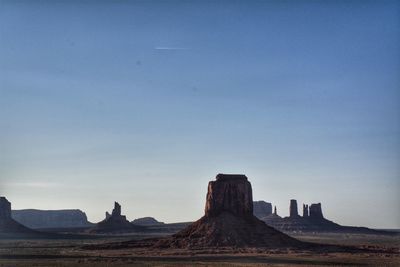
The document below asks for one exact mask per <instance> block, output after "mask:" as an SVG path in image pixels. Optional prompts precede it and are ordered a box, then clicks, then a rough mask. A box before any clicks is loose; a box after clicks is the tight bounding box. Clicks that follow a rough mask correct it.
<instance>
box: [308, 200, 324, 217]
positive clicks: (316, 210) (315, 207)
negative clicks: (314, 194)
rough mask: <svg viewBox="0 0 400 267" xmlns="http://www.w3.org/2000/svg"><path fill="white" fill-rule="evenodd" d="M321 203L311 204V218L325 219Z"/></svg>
mask: <svg viewBox="0 0 400 267" xmlns="http://www.w3.org/2000/svg"><path fill="white" fill-rule="evenodd" d="M323 218H324V216H323V215H322V208H321V203H317V204H311V206H310V219H312V220H318V219H323Z"/></svg>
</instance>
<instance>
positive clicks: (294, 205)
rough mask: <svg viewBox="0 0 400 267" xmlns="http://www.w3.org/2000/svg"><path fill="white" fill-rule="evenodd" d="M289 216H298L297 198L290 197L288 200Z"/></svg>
mask: <svg viewBox="0 0 400 267" xmlns="http://www.w3.org/2000/svg"><path fill="white" fill-rule="evenodd" d="M289 209H290V217H297V216H299V213H298V211H297V200H296V199H291V200H290V208H289Z"/></svg>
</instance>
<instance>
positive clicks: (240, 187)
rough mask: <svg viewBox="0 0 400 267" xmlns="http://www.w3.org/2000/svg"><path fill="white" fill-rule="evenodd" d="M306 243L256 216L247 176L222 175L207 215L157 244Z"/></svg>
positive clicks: (213, 185)
mask: <svg viewBox="0 0 400 267" xmlns="http://www.w3.org/2000/svg"><path fill="white" fill-rule="evenodd" d="M302 244H303V243H302V242H300V241H298V240H296V239H294V238H291V237H289V236H287V235H285V234H283V233H281V232H279V231H277V230H275V229H273V228H272V227H269V226H267V225H266V224H265V223H264V222H262V221H260V220H259V219H257V218H256V217H255V216H254V215H253V197H252V189H251V184H250V182H249V181H248V180H247V177H246V176H245V175H228V174H218V175H217V176H216V181H210V182H209V184H208V192H207V197H206V205H205V215H204V216H203V217H202V218H201V219H199V220H198V221H197V222H194V223H193V224H191V225H189V226H188V227H187V228H185V229H183V230H182V231H180V232H178V233H177V234H175V235H173V236H171V237H168V238H162V239H160V240H158V241H157V242H156V243H155V244H154V245H153V246H154V247H175V248H207V247H268V248H277V247H299V246H302Z"/></svg>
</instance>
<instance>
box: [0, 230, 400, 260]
mask: <svg viewBox="0 0 400 267" xmlns="http://www.w3.org/2000/svg"><path fill="white" fill-rule="evenodd" d="M295 237H297V238H299V239H301V240H304V241H310V242H315V243H326V244H339V245H350V246H357V247H362V248H367V249H369V251H366V252H361V253H350V252H349V253H347V252H341V253H324V252H318V253H315V252H311V251H292V250H285V249H277V250H263V249H254V248H253V249H252V248H248V249H229V248H226V249H218V250H215V249H209V250H179V249H145V248H142V249H138V248H135V249H116V250H86V249H83V248H82V247H83V246H84V245H88V244H100V243H107V242H118V241H124V240H129V239H131V238H132V237H121V238H102V239H93V240H87V239H85V240H1V241H0V266H16V267H19V266H38V267H39V266H40V267H45V266H46V267H47V266H60V267H64V266H65V267H70V266H327V265H328V266H400V236H372V235H346V234H318V235H296V236H295Z"/></svg>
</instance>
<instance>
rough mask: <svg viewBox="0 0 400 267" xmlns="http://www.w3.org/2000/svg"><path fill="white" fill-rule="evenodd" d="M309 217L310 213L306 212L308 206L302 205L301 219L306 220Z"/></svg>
mask: <svg viewBox="0 0 400 267" xmlns="http://www.w3.org/2000/svg"><path fill="white" fill-rule="evenodd" d="M309 216H310V213H309V211H308V205H306V204H303V218H308V217H309Z"/></svg>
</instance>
